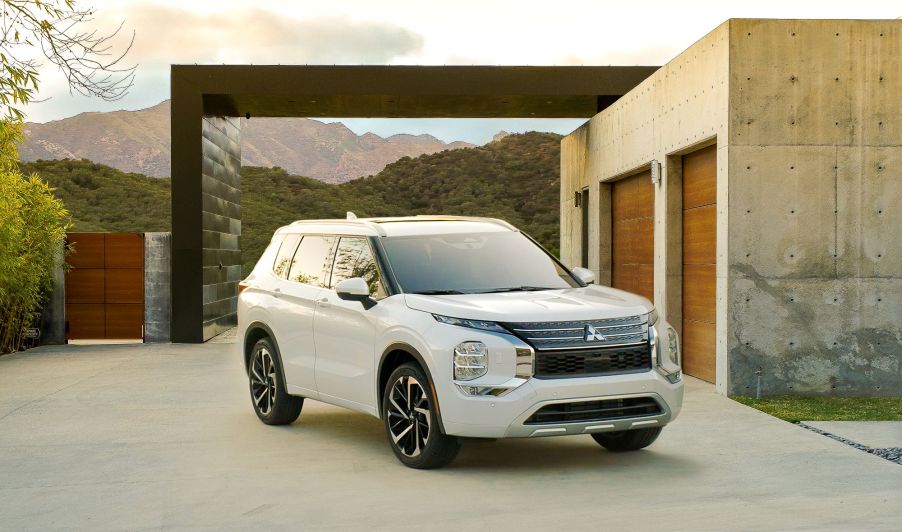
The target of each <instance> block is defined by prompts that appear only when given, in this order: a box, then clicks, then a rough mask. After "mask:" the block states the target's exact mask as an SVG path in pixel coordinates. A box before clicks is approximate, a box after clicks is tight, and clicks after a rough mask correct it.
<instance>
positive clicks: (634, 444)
mask: <svg viewBox="0 0 902 532" xmlns="http://www.w3.org/2000/svg"><path fill="white" fill-rule="evenodd" d="M659 434H661V427H654V428H649V429H636V430H619V431H616V432H599V433H597V434H593V435H592V439H594V440H595V441H596V442H598V444H599V445H601V446H602V447H604V448H605V449H607V450H609V451H613V452H615V453H621V452H626V451H637V450H639V449H643V448H645V447H648V446H649V445H651V444H652V443H654V441H655V440H656V439H658V435H659Z"/></svg>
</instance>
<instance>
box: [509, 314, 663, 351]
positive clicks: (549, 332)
mask: <svg viewBox="0 0 902 532" xmlns="http://www.w3.org/2000/svg"><path fill="white" fill-rule="evenodd" d="M503 325H504V326H505V327H506V328H507V329H508V330H510V331H511V332H512V333H514V334H515V335H516V336H518V337H519V338H520V339H521V340H523V341H524V342H526V343H528V344H529V345H531V346H532V347H533V348H535V349H536V350H543V351H553V350H569V349H588V348H596V347H612V346H621V345H631V344H633V345H635V344H638V343H642V342H647V341H648V318H647V316H645V315H639V316H625V317H622V318H609V319H603V320H584V321H539V322H525V323H504V324H503ZM590 327H591V329H590ZM591 331H594V333H593V334H590V332H591ZM587 338H588V339H587Z"/></svg>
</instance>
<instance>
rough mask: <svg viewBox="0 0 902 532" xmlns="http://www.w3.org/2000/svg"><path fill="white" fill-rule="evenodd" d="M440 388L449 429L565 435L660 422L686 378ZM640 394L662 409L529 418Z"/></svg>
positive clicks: (671, 414)
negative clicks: (468, 390)
mask: <svg viewBox="0 0 902 532" xmlns="http://www.w3.org/2000/svg"><path fill="white" fill-rule="evenodd" d="M442 392H444V393H439V403H440V406H441V412H442V423H443V426H444V428H445V432H446V433H447V434H450V435H454V436H463V437H473V438H518V437H537V436H564V435H571V434H591V433H595V432H607V431H618V430H629V429H638V428H648V427H662V426H664V425H666V424H667V423H669V422H671V421H673V420H674V419H675V418H676V417H677V415H678V414H679V412H680V409H681V407H682V403H683V381H682V380H680V381H678V382H676V383H673V384H671V383H670V382H668V381H667V379H666V378H665V377H663V376H662V375H661V374H660V373H658V372H657V371H655V370H651V371H647V372H644V373H632V374H624V375H606V376H600V377H578V378H572V379H536V378H532V379H529V380H528V381H527V382H526V383H525V384H523V385H522V386H520V387H518V388H516V389H514V390H512V391H511V392H510V393H508V394H505V395H503V396H500V397H490V396H469V395H465V394H464V393H462V392H461V391H460V390H458V389H457V388H456V387H453V386H449V387H447V388H445V389H444V390H442ZM442 396H444V397H442ZM637 397H649V398H652V399H654V400H655V401H657V402H658V404H659V405H660V407H661V412H660V413H658V414H655V415H641V416H636V417H620V418H617V419H606V420H596V421H580V422H563V423H542V424H527V423H526V422H527V420H528V419H529V418H530V417H531V416H532V415H533V414H534V413H535V412H536V411H538V410H539V409H541V408H542V407H544V406H546V405H549V404H554V403H565V402H576V401H592V400H605V399H621V398H637Z"/></svg>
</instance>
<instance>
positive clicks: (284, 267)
mask: <svg viewBox="0 0 902 532" xmlns="http://www.w3.org/2000/svg"><path fill="white" fill-rule="evenodd" d="M300 239H301V235H285V237H284V238H283V239H282V245H281V246H279V253H278V254H277V255H276V261H275V262H274V263H273V265H272V271H273V273H274V274H276V276H277V277H281V278H282V279H284V278H285V276H286V275H287V274H288V271H289V270H290V269H291V261H292V259H291V258H292V257H294V250H296V249H297V247H298V240H300Z"/></svg>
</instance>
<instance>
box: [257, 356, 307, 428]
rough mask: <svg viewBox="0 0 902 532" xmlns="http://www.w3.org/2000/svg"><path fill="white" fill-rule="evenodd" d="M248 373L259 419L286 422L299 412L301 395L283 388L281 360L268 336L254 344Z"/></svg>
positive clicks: (301, 404)
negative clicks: (292, 393) (293, 393)
mask: <svg viewBox="0 0 902 532" xmlns="http://www.w3.org/2000/svg"><path fill="white" fill-rule="evenodd" d="M247 377H248V381H249V383H250V391H251V403H252V404H253V405H254V412H256V413H257V417H258V418H260V421H262V422H264V423H266V424H267V425H288V424H290V423H293V422H294V420H296V419H297V418H298V416H299V415H301V408H302V407H303V406H304V398H303V397H298V396H295V395H289V394H288V391H287V390H286V389H285V386H284V382H285V374H284V373H283V372H282V361H281V360H280V359H279V355H278V353H277V352H276V349H275V346H274V345H273V342H272V340H270V339H269V338H262V339H260V340H258V341H257V343H256V344H254V348H253V350H252V351H251V359H250V363H249V364H248V367H247Z"/></svg>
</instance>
